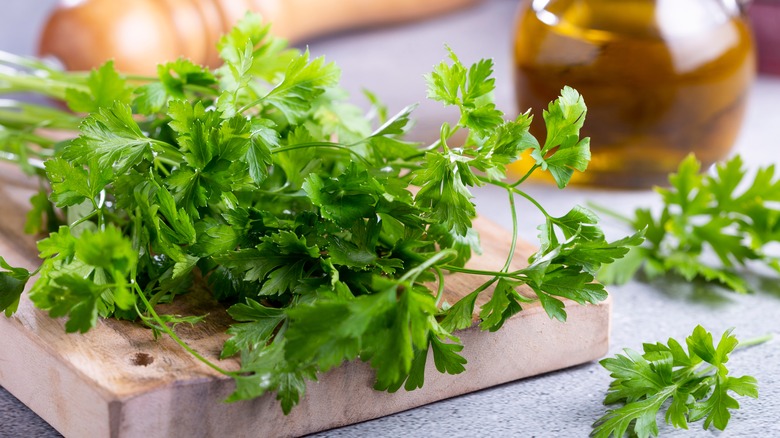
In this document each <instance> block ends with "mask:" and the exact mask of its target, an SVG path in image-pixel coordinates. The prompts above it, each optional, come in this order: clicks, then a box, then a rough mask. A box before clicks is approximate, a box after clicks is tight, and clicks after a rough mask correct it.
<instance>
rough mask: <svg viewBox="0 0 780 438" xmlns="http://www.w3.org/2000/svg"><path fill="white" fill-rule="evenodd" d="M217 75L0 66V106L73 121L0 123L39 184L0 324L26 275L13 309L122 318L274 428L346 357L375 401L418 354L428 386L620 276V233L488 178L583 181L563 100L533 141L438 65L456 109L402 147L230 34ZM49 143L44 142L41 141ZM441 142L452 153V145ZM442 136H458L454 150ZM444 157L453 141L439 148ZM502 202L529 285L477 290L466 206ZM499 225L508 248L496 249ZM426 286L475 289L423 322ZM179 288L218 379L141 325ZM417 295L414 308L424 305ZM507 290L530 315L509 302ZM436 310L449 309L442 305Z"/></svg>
mask: <svg viewBox="0 0 780 438" xmlns="http://www.w3.org/2000/svg"><path fill="white" fill-rule="evenodd" d="M219 51H220V53H221V56H222V59H223V61H224V65H223V66H222V67H220V68H219V69H216V70H214V71H209V70H207V69H205V68H203V67H201V66H198V65H194V64H193V63H191V62H190V61H187V60H184V59H180V60H177V61H173V62H170V63H166V64H163V65H161V66H160V68H159V70H158V75H157V77H134V76H125V75H123V74H121V73H120V72H117V71H116V70H115V69H114V66H113V64H111V63H110V62H109V63H107V64H105V65H103V66H102V67H100V68H98V69H96V70H94V71H93V72H91V73H89V74H82V73H64V72H61V71H58V70H56V69H53V68H51V67H48V66H46V65H45V64H43V63H40V62H38V61H34V60H28V59H24V58H18V57H14V56H12V55H2V56H0V63H3V64H5V65H6V66H7V67H9V69H12V70H14V72H13V73H9V72H7V70H6V69H4V70H3V71H2V72H0V91H4V92H17V91H32V92H37V93H40V94H43V95H47V96H49V97H52V98H56V99H60V100H64V101H65V102H66V103H67V105H68V106H69V107H70V108H71V109H72V110H73V111H75V112H76V113H78V114H79V115H74V114H72V113H68V112H65V111H62V110H59V109H51V108H46V107H43V106H38V105H35V104H22V103H14V102H10V103H7V105H6V106H4V107H0V125H1V126H2V127H1V128H0V134H2V135H0V158H2V159H4V160H6V161H11V162H14V163H17V164H19V165H20V166H21V167H22V168H23V169H25V170H26V171H28V172H30V173H34V174H37V175H39V176H40V177H42V178H43V180H44V181H45V182H46V184H47V186H48V189H49V192H48V193H49V195H48V199H47V197H46V193H47V192H44V191H42V192H41V193H39V194H36V195H35V196H34V197H33V199H32V204H33V209H32V210H31V213H30V214H29V216H28V217H29V221H28V230H29V231H32V232H37V233H43V234H44V235H47V237H45V238H44V239H43V240H41V241H40V242H39V244H38V249H39V251H40V258H41V265H40V267H38V268H37V269H36V270H35V271H34V272H28V271H27V270H24V269H20V268H14V267H11V266H9V265H8V264H7V263H5V261H3V260H2V259H0V268H2V271H0V310H4V311H5V312H6V313H7V314H11V313H13V311H14V310H15V309H16V306H17V305H18V303H19V299H20V296H21V294H22V291H23V289H24V287H25V284H26V283H27V282H28V281H29V280H30V278H31V277H33V276H34V275H35V274H37V275H38V277H37V280H36V281H35V282H34V284H33V285H32V286H31V289H30V299H31V300H32V301H33V303H35V305H36V306H38V307H39V308H41V309H44V310H47V311H48V312H49V314H50V315H51V316H52V317H66V318H67V322H66V326H65V328H66V330H67V331H69V332H86V331H88V330H90V329H91V328H92V327H93V326H94V325H95V323H96V321H97V320H98V318H101V317H104V318H105V317H118V318H127V319H135V320H139V321H141V322H142V323H144V324H146V325H147V326H149V327H151V328H152V329H153V330H154V332H155V334H157V333H165V334H167V335H168V336H170V337H171V338H173V339H174V340H175V341H176V342H178V343H179V344H180V345H181V346H182V348H185V349H186V350H187V351H189V352H191V353H192V354H194V355H196V357H198V358H199V359H201V360H203V361H204V362H206V363H207V364H208V365H209V366H211V367H212V368H214V369H215V370H217V371H219V372H221V373H224V374H226V375H228V376H230V377H232V378H234V379H235V381H236V391H235V393H234V394H233V395H232V396H231V397H230V399H229V400H230V401H236V400H243V399H249V398H253V397H258V396H260V395H262V394H265V393H267V392H275V393H276V394H277V397H278V399H279V400H280V403H281V406H282V408H283V409H284V411H285V412H289V411H290V409H292V407H293V406H295V405H296V404H297V403H298V402H299V401H300V399H301V397H303V395H304V392H305V388H306V383H305V382H306V380H312V379H316V377H317V375H318V373H321V372H324V371H327V370H329V369H331V368H334V367H337V366H339V365H341V364H342V363H344V362H345V361H352V360H356V359H360V360H363V361H366V362H369V363H370V365H371V366H372V367H373V368H374V370H375V371H376V388H377V389H380V390H388V391H395V390H398V389H400V388H401V387H404V388H405V389H407V390H412V389H415V388H419V387H420V386H422V385H423V383H424V369H425V362H426V360H427V358H428V352H429V351H430V352H432V357H433V360H434V362H435V366H436V368H437V369H438V370H439V371H440V372H446V373H451V374H457V373H460V372H462V371H463V370H464V369H465V366H466V365H467V364H466V360H465V359H464V358H463V357H462V356H461V355H460V351H461V350H462V348H463V346H462V345H461V343H460V340H459V339H458V337H457V333H456V331H457V330H459V329H463V328H466V327H469V326H471V324H472V315H473V314H474V312H475V303H476V298H477V296H478V295H479V294H481V293H484V292H485V291H486V290H487V289H488V288H489V287H490V286H491V285H495V292H494V293H493V294H492V298H490V300H489V302H488V303H487V304H485V305H484V306H482V307H481V309H477V312H478V313H479V315H480V319H481V323H480V326H481V328H482V329H484V330H497V329H499V328H500V327H501V326H502V325H503V324H504V323H505V322H506V320H507V319H509V318H510V317H511V316H513V315H514V314H516V313H518V312H520V311H522V309H523V307H524V306H526V303H528V302H530V301H534V300H539V301H540V302H541V304H542V306H543V307H544V309H545V311H546V312H547V314H548V315H549V316H550V317H552V318H555V319H558V320H561V321H565V320H566V311H565V305H564V302H563V300H564V299H569V300H573V301H576V302H578V303H581V304H586V303H598V302H600V301H602V300H604V299H605V298H606V296H607V294H606V292H605V290H604V287H603V285H601V284H600V283H596V282H595V281H594V275H595V274H596V272H597V271H598V270H599V268H600V267H601V266H602V265H604V264H608V263H611V262H612V261H614V260H617V259H619V258H621V257H623V256H624V255H625V254H626V253H627V252H628V249H629V247H630V246H632V245H637V244H639V243H641V237H639V236H638V235H635V236H631V237H628V238H626V239H622V240H619V241H617V242H608V241H607V240H606V239H605V236H604V233H603V232H602V231H601V229H600V228H599V226H598V223H597V222H598V221H597V217H596V216H595V214H593V213H592V212H591V211H589V210H587V209H585V208H582V207H575V208H573V209H572V210H571V211H570V212H569V213H567V214H565V215H563V216H560V217H555V216H552V215H550V214H548V213H547V212H546V211H545V210H544V208H543V207H542V205H541V204H539V202H537V201H536V200H535V199H533V198H532V197H531V196H529V195H528V194H527V193H526V192H525V191H523V190H522V189H521V188H520V185H521V183H522V182H523V181H524V180H525V179H526V178H527V177H528V176H529V175H530V172H529V174H528V175H525V176H524V177H523V178H520V179H519V180H516V181H507V180H506V179H505V170H504V169H505V166H506V165H507V164H508V163H511V162H513V161H515V160H517V159H519V157H520V156H521V154H522V153H523V152H524V151H528V150H531V156H532V157H533V158H532V159H533V160H535V165H534V166H533V167H534V169H533V171H549V172H551V173H552V175H553V177H554V178H555V180H556V181H557V183H558V185H559V186H560V187H564V186H566V185H567V184H568V182H569V179H570V178H571V176H572V174H573V172H574V171H583V170H585V168H586V166H587V163H588V160H589V159H590V153H589V148H588V139H581V138H580V137H579V130H580V128H581V127H582V124H583V122H584V120H585V115H586V106H585V103H584V101H583V99H582V97H581V96H580V95H579V94H578V93H577V92H576V91H575V90H573V89H571V88H564V89H563V91H562V96H561V98H560V99H558V100H556V101H555V102H553V103H551V104H550V106H549V109H548V110H547V111H545V112H544V114H543V118H544V121H543V122H544V124H545V125H546V127H547V131H548V133H549V134H548V138H547V139H546V140H545V141H544V143H540V142H539V141H538V140H537V139H536V138H534V137H533V136H532V135H531V134H530V133H529V126H530V125H531V123H532V117H531V115H530V114H521V115H520V116H518V117H517V118H515V119H509V120H505V118H504V114H503V113H502V112H501V111H500V110H498V109H497V108H496V106H495V103H494V102H493V99H492V95H493V91H494V88H495V83H494V80H493V79H492V73H493V62H492V61H491V60H482V61H479V62H477V63H475V64H473V65H470V66H467V65H465V64H463V63H462V62H461V61H460V59H458V57H457V56H456V55H455V54H454V53H452V52H451V51H450V53H449V59H448V60H446V61H444V62H442V63H440V64H438V65H437V66H436V67H435V68H434V71H433V73H431V74H430V75H429V76H428V77H427V78H426V80H427V82H428V95H429V96H430V97H431V98H432V99H434V100H437V101H440V102H441V103H443V104H444V105H449V106H454V107H456V108H457V109H458V110H459V113H460V116H459V117H458V119H457V120H453V121H450V122H444V123H442V128H441V135H440V138H439V139H438V140H437V141H435V142H433V143H432V144H430V145H427V146H423V145H419V144H415V143H412V142H409V141H408V140H405V139H404V136H405V134H406V132H407V130H408V129H409V126H410V121H411V113H412V111H413V109H414V106H409V107H407V108H404V109H401V110H400V111H399V112H398V113H397V114H395V115H394V116H391V117H386V115H387V114H388V112H387V110H386V109H385V108H384V107H383V106H382V105H381V104H380V103H379V102H378V100H377V99H376V97H375V96H373V95H370V94H369V98H370V100H371V103H372V105H373V107H374V108H373V110H372V111H371V112H370V113H371V114H378V115H380V118H378V119H376V118H371V117H369V116H367V115H364V114H363V112H362V111H361V110H360V109H358V108H357V107H355V106H353V105H351V104H349V103H347V102H346V93H345V92H344V91H343V90H342V89H340V88H339V87H338V79H339V74H340V72H339V69H338V67H336V66H335V65H334V64H333V63H329V62H326V61H325V59H324V58H312V57H311V55H310V54H309V53H308V52H299V51H296V50H291V49H288V48H287V47H286V45H285V44H284V43H283V42H282V41H281V40H278V39H275V38H273V37H272V36H271V35H270V33H269V28H268V26H267V25H264V24H263V23H262V22H261V21H260V19H259V18H258V17H256V16H253V15H248V16H247V17H246V18H245V19H244V20H243V21H241V22H240V23H239V24H238V25H237V26H236V27H235V28H234V29H233V30H232V31H231V32H230V33H229V34H228V35H226V36H225V37H224V38H223V39H222V40H221V41H220V43H219ZM44 127H45V128H48V129H49V132H51V131H52V130H53V131H61V132H60V133H59V134H60V135H59V136H58V138H62V137H63V136H65V137H68V134H69V133H72V132H74V131H77V132H78V135H77V136H75V137H74V136H73V135H70V138H69V139H67V140H65V141H55V140H53V139H50V138H49V137H48V136H44V135H43V134H41V133H40V132H41V131H40V130H39V129H38V128H44ZM455 134H459V135H458V136H456V135H455ZM460 134H463V135H460ZM456 138H458V139H462V140H458V141H456V140H455V139H456ZM485 184H491V185H494V186H497V187H499V188H500V189H501V190H503V191H504V192H505V193H506V195H507V199H508V208H509V211H510V212H511V214H512V218H513V221H514V223H515V224H516V223H517V220H518V208H517V206H516V200H517V199H524V200H527V201H528V202H529V204H530V205H531V206H532V207H533V208H538V209H539V210H540V211H541V212H542V213H543V214H544V217H545V218H546V219H545V223H544V224H543V225H542V227H541V228H540V229H541V234H540V237H541V243H540V249H539V251H538V253H536V254H535V255H534V256H533V257H532V258H531V259H530V260H529V266H528V267H526V268H523V269H519V270H516V269H513V268H511V266H512V264H511V262H512V254H509V255H507V257H506V261H505V264H504V265H503V266H496V267H495V269H494V270H489V271H477V270H473V269H469V268H468V267H466V262H467V261H468V259H469V258H470V256H471V254H473V253H475V252H479V251H480V246H479V236H478V235H477V233H476V232H475V230H474V229H473V227H472V223H473V222H472V221H473V220H474V218H475V216H476V210H475V207H474V204H473V202H472V194H471V190H472V188H474V187H476V186H481V185H485ZM517 233H518V232H517V226H516V225H515V227H514V229H513V234H512V246H514V244H515V243H516V240H517V238H518V236H517ZM448 272H463V273H468V274H471V275H476V276H480V277H483V278H484V283H483V284H482V286H480V287H479V288H478V289H476V290H474V291H471V292H470V293H469V294H468V296H467V297H466V298H464V299H463V300H461V301H458V302H457V303H444V302H443V299H442V298H443V297H442V290H443V286H444V284H445V282H446V281H447V276H446V275H445V273H448ZM196 281H202V282H205V283H207V284H208V286H209V287H210V290H211V291H212V294H213V296H214V298H215V299H216V300H218V301H220V302H221V303H223V304H224V305H225V306H227V307H228V313H229V315H230V316H231V317H232V318H233V319H234V321H235V323H234V324H233V325H232V326H231V327H230V328H229V329H228V332H227V333H228V335H230V338H229V339H228V341H227V342H226V343H225V346H224V350H223V351H222V357H223V358H226V357H233V356H240V358H241V369H240V370H238V371H235V372H231V371H226V370H223V369H222V368H221V367H220V366H219V365H218V364H217V363H212V362H210V361H208V360H206V359H205V358H203V357H202V356H201V355H199V354H198V353H197V352H195V351H194V350H192V349H191V348H190V347H189V346H188V345H186V343H184V342H183V341H182V340H181V339H180V338H179V337H178V336H177V335H176V332H175V330H174V327H175V325H176V324H180V323H182V322H186V323H192V324H195V323H197V322H198V318H197V317H190V316H184V317H180V316H174V315H160V314H158V313H157V310H156V307H157V306H156V305H157V304H159V303H165V302H170V301H171V300H174V299H176V300H186V299H187V298H188V296H187V292H188V290H189V289H190V287H191V286H192V284H193V283H194V282H196ZM436 283H438V285H437V287H436V288H435V290H433V289H431V288H432V285H434V284H436ZM521 285H528V286H530V288H531V289H532V290H533V292H534V294H535V296H533V297H527V296H524V295H520V293H519V292H518V286H521ZM450 304H451V305H450Z"/></svg>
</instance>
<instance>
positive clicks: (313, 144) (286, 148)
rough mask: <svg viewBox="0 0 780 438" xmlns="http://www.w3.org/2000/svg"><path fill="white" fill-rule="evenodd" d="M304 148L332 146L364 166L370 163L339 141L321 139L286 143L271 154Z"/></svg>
mask: <svg viewBox="0 0 780 438" xmlns="http://www.w3.org/2000/svg"><path fill="white" fill-rule="evenodd" d="M306 148H333V149H339V150H343V151H345V152H348V153H350V154H352V155H353V156H354V157H356V158H358V159H359V160H360V161H361V162H362V163H363V164H365V165H366V166H369V167H371V163H369V162H368V160H366V159H365V158H364V157H363V156H362V155H360V154H358V153H357V151H355V150H353V149H350V148H349V147H347V146H346V145H343V144H341V143H328V142H321V141H315V142H310V143H298V144H293V145H287V146H282V147H279V148H276V149H273V150H271V155H275V154H278V153H280V152H287V151H293V150H296V149H306Z"/></svg>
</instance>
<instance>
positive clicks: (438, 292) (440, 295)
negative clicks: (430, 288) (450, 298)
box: [434, 266, 444, 309]
mask: <svg viewBox="0 0 780 438" xmlns="http://www.w3.org/2000/svg"><path fill="white" fill-rule="evenodd" d="M434 270H435V271H436V278H437V280H438V282H439V284H438V287H437V288H436V308H437V309H438V308H439V306H440V305H441V300H442V298H444V273H443V272H442V270H441V268H439V267H438V266H437V267H435V268H434Z"/></svg>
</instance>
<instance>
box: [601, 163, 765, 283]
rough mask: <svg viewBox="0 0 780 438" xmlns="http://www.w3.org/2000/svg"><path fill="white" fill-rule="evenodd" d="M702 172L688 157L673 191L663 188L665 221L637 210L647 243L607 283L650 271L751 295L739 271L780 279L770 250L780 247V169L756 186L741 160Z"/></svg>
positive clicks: (634, 221) (760, 176) (636, 221)
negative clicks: (758, 268) (751, 269)
mask: <svg viewBox="0 0 780 438" xmlns="http://www.w3.org/2000/svg"><path fill="white" fill-rule="evenodd" d="M700 171H701V164H700V163H699V162H698V161H697V160H696V158H695V157H694V156H693V155H690V156H688V157H687V158H686V159H685V160H683V161H682V162H681V163H680V166H679V168H678V170H677V173H675V174H672V175H670V177H669V183H670V187H669V188H658V189H656V191H657V192H658V193H659V195H660V197H661V199H662V200H663V209H662V210H661V211H660V212H659V213H658V214H657V215H654V214H652V213H651V212H650V211H649V210H647V209H637V210H636V211H635V213H634V217H633V218H628V219H626V221H627V222H629V224H630V225H631V226H632V227H634V228H636V229H639V230H642V229H644V230H646V232H645V234H646V236H647V241H646V244H645V245H644V246H642V247H640V248H636V249H635V250H634V252H633V255H632V257H630V258H626V259H624V260H622V261H620V262H618V263H616V264H615V265H612V266H611V267H610V268H609V270H606V271H603V272H602V274H601V276H600V279H601V280H602V281H605V282H609V283H615V282H624V281H627V280H628V279H629V278H631V276H633V274H634V273H636V272H637V271H639V270H642V271H643V272H644V273H645V274H646V275H647V276H648V277H649V278H654V277H657V276H658V275H662V274H664V273H674V274H677V275H681V276H682V277H684V278H685V279H686V280H693V279H696V278H699V279H703V280H705V281H709V282H713V283H717V284H720V285H721V286H724V287H726V288H728V289H731V290H733V291H735V292H738V293H747V292H750V291H751V286H750V285H749V284H748V283H747V282H746V281H745V280H744V279H743V278H742V276H741V275H739V274H738V272H737V269H739V268H743V267H746V266H749V264H748V263H749V262H760V263H763V264H765V265H766V266H768V267H769V268H771V269H773V270H775V271H776V272H780V258H778V256H777V255H774V254H773V253H771V252H770V251H769V249H768V248H769V247H770V246H771V245H772V244H773V243H776V242H778V241H780V209H778V208H777V206H776V202H777V201H778V200H780V178H778V177H777V176H775V167H774V165H770V166H767V167H762V168H760V169H759V170H758V171H757V172H756V174H755V176H754V177H753V179H752V180H750V179H749V178H747V171H746V170H745V168H744V163H743V161H742V158H740V157H739V156H738V155H737V156H735V157H733V158H731V159H730V160H728V161H725V162H722V163H719V164H718V165H717V166H715V169H714V172H712V173H709V174H701V173H700ZM712 256H714V257H712ZM710 259H714V260H710Z"/></svg>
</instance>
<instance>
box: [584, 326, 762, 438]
mask: <svg viewBox="0 0 780 438" xmlns="http://www.w3.org/2000/svg"><path fill="white" fill-rule="evenodd" d="M731 332H732V330H731V329H730V330H727V331H726V332H725V333H724V334H723V336H722V337H721V339H720V341H719V342H718V344H717V345H715V344H714V342H713V337H712V334H711V333H709V332H707V331H706V330H705V329H704V328H703V327H701V326H697V327H696V328H695V329H694V330H693V333H692V334H691V335H690V336H689V337H688V338H686V339H685V344H686V345H687V347H688V351H687V352H686V351H685V349H684V348H683V346H682V345H680V343H679V342H677V341H676V340H674V339H671V338H670V339H669V341H668V342H667V343H666V344H662V343H660V342H659V343H656V344H644V345H643V350H644V354H640V353H638V352H636V351H634V350H631V349H625V350H624V352H625V354H618V355H616V356H615V357H613V358H608V359H604V360H602V361H601V362H600V363H601V365H602V366H603V367H604V368H606V369H607V370H608V371H609V372H610V373H611V374H610V375H611V376H612V378H613V379H614V380H613V381H612V383H611V384H610V386H609V393H608V394H607V396H606V398H605V399H604V404H605V405H614V404H621V405H622V406H620V407H618V408H615V409H612V410H610V411H608V412H607V414H606V415H604V416H603V417H602V418H600V419H599V420H598V421H596V423H595V424H594V429H593V432H592V433H591V436H592V437H594V438H609V437H610V436H612V437H615V438H620V437H623V436H624V435H626V433H629V435H631V436H637V437H639V438H647V437H649V436H658V424H657V420H656V417H657V416H658V412H659V411H661V410H662V409H664V410H665V413H664V420H665V421H666V423H667V424H670V425H672V426H673V427H675V428H678V429H688V425H689V423H691V422H697V421H701V420H704V423H703V424H702V427H703V428H704V429H709V428H710V426H714V427H715V428H716V429H719V430H724V429H725V428H726V426H727V425H728V423H729V420H730V419H731V410H734V409H739V403H738V402H737V400H736V399H734V397H732V395H731V393H734V394H737V395H741V396H747V397H752V398H758V384H757V381H756V379H755V378H753V377H751V376H741V377H734V376H730V375H729V370H728V368H726V363H727V362H728V361H729V354H730V353H731V352H733V351H734V349H736V348H737V346H738V345H739V342H738V341H737V338H736V337H735V336H733V335H732V334H731ZM766 340H767V339H766V338H762V339H759V340H757V341H754V342H752V343H759V342H764V341H766ZM745 345H747V343H746V344H745ZM670 400H671V401H670Z"/></svg>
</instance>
